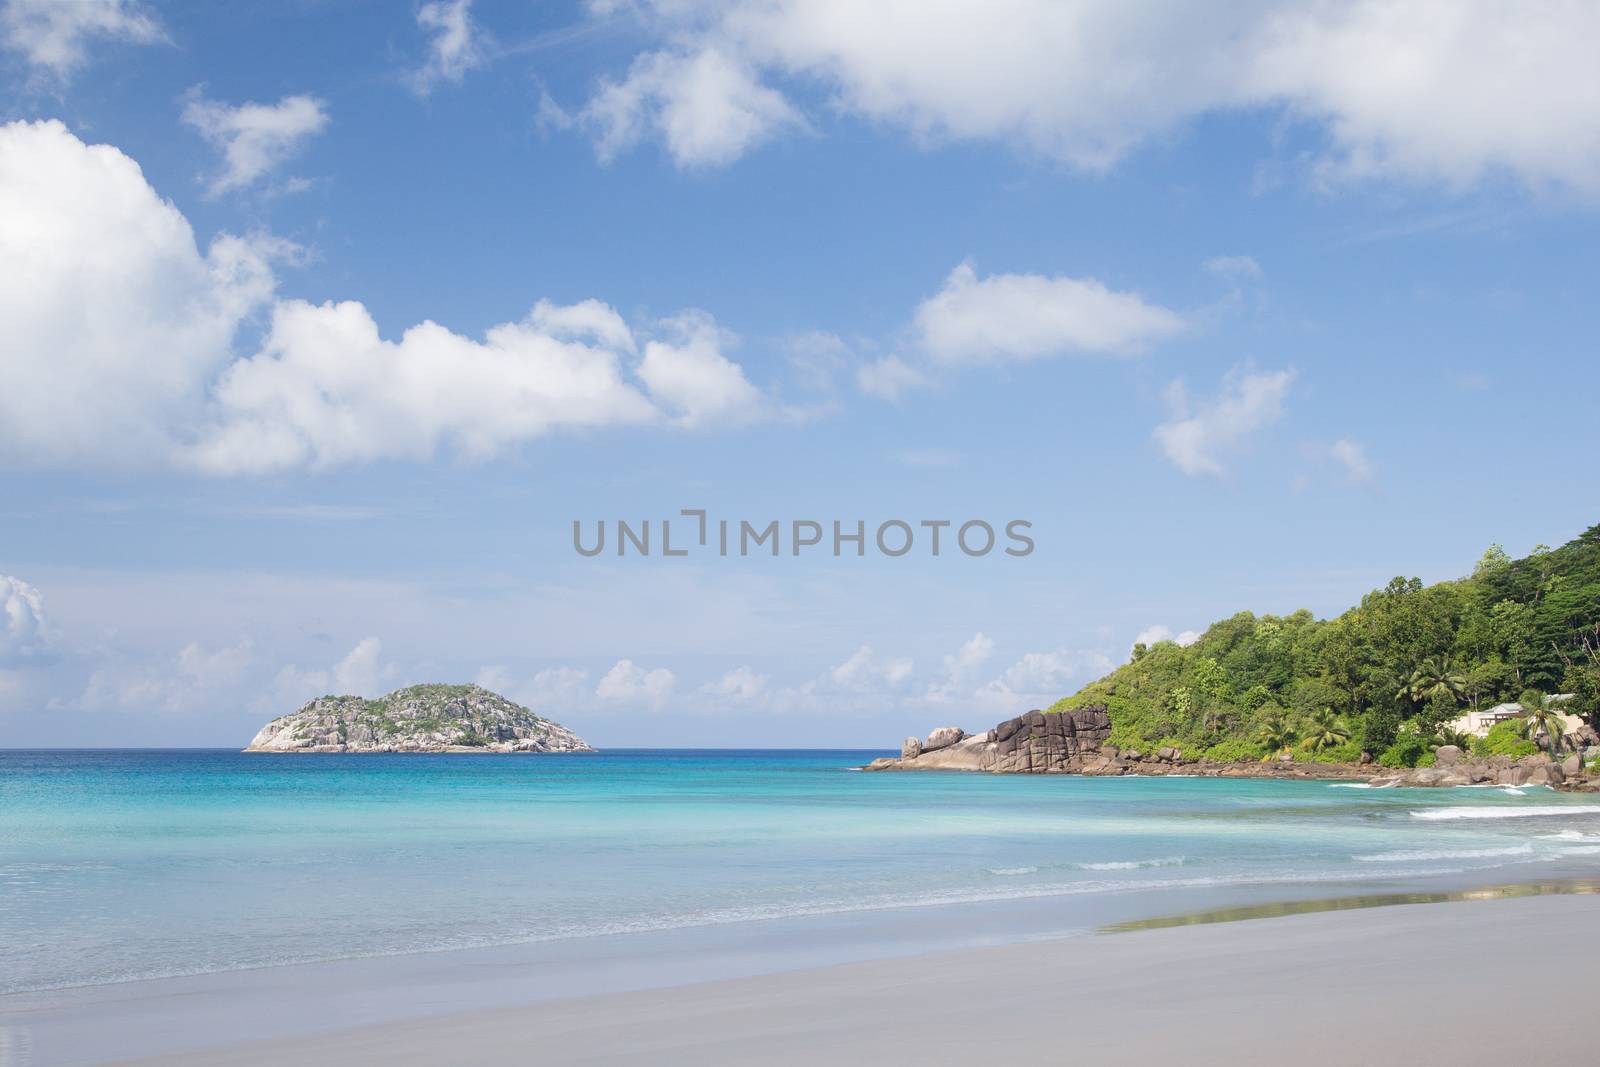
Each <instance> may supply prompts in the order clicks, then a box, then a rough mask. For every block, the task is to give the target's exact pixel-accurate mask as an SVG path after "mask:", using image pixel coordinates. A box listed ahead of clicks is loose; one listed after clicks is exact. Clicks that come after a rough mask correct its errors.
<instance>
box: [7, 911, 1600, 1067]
mask: <svg viewBox="0 0 1600 1067" xmlns="http://www.w3.org/2000/svg"><path fill="white" fill-rule="evenodd" d="M1392 903H1401V902H1398V901H1395V902H1392ZM1247 917H1248V915H1247V914H1245V913H1230V914H1219V915H1212V916H1202V917H1200V918H1201V919H1203V920H1204V921H1196V922H1189V921H1182V922H1179V921H1176V919H1175V920H1174V921H1173V922H1172V923H1171V924H1170V925H1159V924H1158V925H1154V926H1153V927H1152V928H1146V929H1133V930H1124V931H1121V932H1105V933H1102V934H1099V935H1096V936H1091V937H1081V938H1075V939H1069V940H1061V941H1053V942H1035V943H1029V944H1019V945H1008V946H1003V947H995V948H982V949H970V950H963V951H956V952H942V953H935V954H930V955H925V956H917V957H909V958H907V957H902V958H897V959H888V960H878V961H872V962H863V963H851V964H843V965H838V966H830V967H821V968H814V969H809V970H797V971H789V972H785V973H778V974H767V975H762V976H758V977H751V978H743V979H736V980H725V981H714V982H702V983H697V984H690V985H680V986H675V987H670V988H657V989H649V990H637V991H632V992H621V993H613V994H606V995H601V996H589V997H581V998H576V999H568V1000H549V1001H544V1002H540V1003H531V1004H526V1005H521V1006H511V1007H498V1008H493V1009H490V1010H485V1011H474V1012H456V1013H452V1014H444V1015H438V1016H435V1017H429V1018H418V1019H414V1020H411V1021H405V1022H397V1023H387V1024H384V1025H376V1026H364V1027H359V1028H355V1029H347V1030H340V1031H333V1032H328V1033H323V1034H317V1035H309V1036H302V1037H296V1038H290V1039H284V1040H265V1041H251V1042H245V1043H240V1044H237V1045H233V1046H226V1045H224V1046H221V1047H215V1048H209V1049H206V1050H204V1051H199V1052H193V1053H185V1054H181V1055H174V1056H166V1057H162V1058H159V1059H149V1060H137V1061H125V1062H139V1063H163V1064H181V1065H194V1067H198V1065H201V1064H205V1065H231V1067H245V1065H267V1064H282V1063H295V1064H307V1065H319V1064H328V1065H341V1067H356V1065H362V1067H365V1065H372V1067H377V1065H408V1064H417V1065H421V1064H444V1063H449V1064H459V1065H472V1064H484V1065H488V1064H513V1063H518V1064H520V1063H549V1064H562V1063H641V1064H643V1063H650V1064H751V1063H784V1064H799V1063H850V1062H874V1063H891V1064H893V1063H919V1064H926V1063H985V1064H996V1063H1010V1062H1017V1063H1036V1062H1037V1063H1056V1062H1082V1063H1097V1064H1104V1063H1112V1064H1120V1063H1151V1062H1173V1063H1187V1064H1193V1063H1216V1064H1222V1063H1228V1064H1281V1063H1285V1062H1294V1063H1296V1064H1348V1063H1351V1062H1361V1061H1372V1060H1384V1061H1387V1060H1394V1061H1398V1062H1413V1063H1451V1064H1457V1065H1461V1064H1480V1063H1481V1064H1491V1063H1494V1064H1499V1063H1507V1062H1519V1061H1523V1060H1528V1059H1538V1060H1552V1059H1554V1060H1559V1059H1566V1058H1569V1057H1570V1058H1571V1061H1572V1062H1586V1061H1587V1058H1588V1057H1589V1055H1590V1054H1591V1053H1592V1051H1593V1042H1594V1038H1593V1035H1592V1034H1591V1033H1588V1032H1587V1031H1586V1029H1585V1028H1584V1027H1583V1026H1582V1025H1581V1023H1579V1022H1578V1021H1576V1020H1578V1019H1579V1017H1580V1016H1581V1014H1582V1013H1581V1012H1577V1013H1574V1012H1572V1011H1565V1012H1563V1011H1559V1010H1555V1008H1556V1007H1557V1006H1559V1005H1561V1004H1568V1005H1571V1004H1575V1003H1578V1002H1579V1001H1581V999H1582V998H1583V997H1584V996H1585V995H1586V993H1587V991H1589V990H1592V989H1593V988H1594V981H1595V979H1594V952H1595V940H1594V935H1595V934H1596V933H1600V897H1596V896H1593V895H1556V896H1543V895H1541V896H1533V897H1523V898H1520V899H1505V898H1501V899H1486V900H1464V901H1463V900H1456V901H1453V902H1449V903H1426V904H1417V903H1412V904H1406V905H1405V906H1387V907H1357V908H1339V909H1335V910H1325V911H1313V912H1310V913H1306V914H1294V915H1288V916H1284V917H1278V918H1252V919H1250V921H1228V920H1233V919H1242V918H1247ZM279 1007H281V1005H275V1004H274V1003H272V1002H270V1000H269V1001H268V1002H264V1003H262V1004H260V1005H259V1009H260V1011H261V1012H263V1013H267V1014H268V1015H270V1013H272V1012H273V1011H274V1010H277V1009H278V1008H279ZM23 1055H26V1053H25V1052H24V1053H23ZM0 1062H4V1057H3V1056H0ZM16 1062H17V1063H18V1064H21V1063H25V1062H27V1061H26V1060H25V1059H22V1058H17V1059H16Z"/></svg>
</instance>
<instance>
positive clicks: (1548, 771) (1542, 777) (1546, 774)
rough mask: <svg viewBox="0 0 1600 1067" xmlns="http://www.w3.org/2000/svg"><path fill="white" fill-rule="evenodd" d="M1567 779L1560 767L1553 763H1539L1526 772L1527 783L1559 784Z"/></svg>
mask: <svg viewBox="0 0 1600 1067" xmlns="http://www.w3.org/2000/svg"><path fill="white" fill-rule="evenodd" d="M1566 780H1567V776H1566V775H1564V774H1562V773H1561V767H1560V765H1559V764H1555V763H1541V764H1540V765H1539V766H1537V767H1535V768H1533V769H1532V770H1530V771H1529V772H1528V782H1527V784H1528V785H1560V784H1561V783H1562V782H1564V781H1566Z"/></svg>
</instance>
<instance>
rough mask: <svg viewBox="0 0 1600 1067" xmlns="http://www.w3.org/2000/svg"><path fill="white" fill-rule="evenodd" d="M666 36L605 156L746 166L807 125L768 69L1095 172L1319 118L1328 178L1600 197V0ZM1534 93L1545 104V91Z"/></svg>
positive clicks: (772, 2) (701, 7)
mask: <svg viewBox="0 0 1600 1067" xmlns="http://www.w3.org/2000/svg"><path fill="white" fill-rule="evenodd" d="M604 6H605V7H606V8H607V13H609V14H614V13H615V11H617V10H628V11H634V12H637V13H638V14H639V17H640V24H641V26H642V27H643V28H644V29H645V30H646V32H647V33H652V34H657V35H659V36H660V37H661V38H662V41H661V42H660V44H659V45H652V46H651V48H650V51H648V52H646V53H644V54H643V55H641V56H640V57H638V58H637V59H636V60H635V61H634V63H633V67H632V69H631V70H630V71H629V73H628V75H627V77H626V78H625V79H624V80H623V81H622V82H620V83H606V84H605V85H603V87H602V88H601V90H600V92H599V93H598V94H597V95H596V96H595V97H594V98H593V99H592V100H591V101H590V104H589V113H590V115H591V124H592V125H593V127H594V130H595V133H596V136H597V139H598V144H599V148H600V151H601V153H602V155H613V154H615V153H616V152H618V151H621V150H622V149H625V148H627V147H628V146H630V145H632V144H634V143H636V142H638V141H639V140H641V139H642V138H643V137H645V136H647V135H653V136H659V137H661V138H662V139H663V140H665V141H666V142H667V144H668V146H669V148H670V149H671V150H672V152H673V155H674V157H675V158H676V159H677V160H678V161H679V163H680V165H683V164H689V163H698V164H703V165H717V164H725V163H728V162H731V161H732V160H734V159H736V158H738V156H740V155H741V154H743V153H744V152H746V151H748V150H749V149H750V148H752V147H754V146H755V145H758V144H760V143H761V142H762V141H764V140H766V139H768V138H770V137H772V136H773V135H775V134H776V133H778V132H780V131H781V130H782V129H783V128H784V127H790V128H796V127H800V126H802V125H803V124H804V121H805V120H804V119H803V117H801V115H800V113H799V109H798V108H797V107H796V106H795V105H794V104H793V103H791V102H790V101H789V100H788V98H786V97H785V96H784V95H783V94H782V93H781V92H780V91H779V89H777V88H775V87H774V83H781V84H792V83H795V82H797V81H803V82H806V83H809V84H813V85H816V86H818V87H820V88H821V90H822V91H823V93H824V94H825V96H826V97H827V100H828V102H829V105H830V106H831V107H832V108H834V109H837V110H839V111H842V112H844V113H846V114H851V115H855V116H859V117H862V118H865V119H868V120H870V121H873V122H876V123H880V124H885V125H892V126H895V127H898V128H900V129H903V130H905V131H907V132H908V133H910V134H911V135H912V136H913V137H915V138H917V139H918V140H921V141H926V142H938V141H948V140H997V141H1002V142H1007V143H1010V144H1014V145H1017V146H1019V147H1021V148H1023V149H1024V150H1027V151H1031V152H1035V153H1039V154H1041V155H1044V156H1047V157H1051V158H1055V159H1059V160H1061V161H1063V162H1065V163H1067V164H1069V165H1071V166H1075V167H1079V168H1082V169H1085V170H1091V171H1100V170H1105V169H1106V168H1109V167H1111V166H1113V165H1114V164H1116V163H1117V162H1118V161H1119V160H1120V159H1122V158H1123V157H1124V156H1126V155H1127V154H1128V153H1129V152H1131V151H1133V150H1134V149H1135V148H1137V147H1138V146H1139V145H1140V144H1142V143H1145V142H1147V141H1150V140H1151V139H1154V138H1158V137H1162V136H1166V135H1169V134H1170V133H1171V132H1172V131H1174V130H1176V129H1179V128H1180V127H1182V126H1183V125H1184V124H1185V123H1188V122H1191V121H1192V120H1195V119H1197V118H1199V117H1201V116H1204V115H1207V114H1212V113H1218V112H1243V111H1259V110H1262V109H1269V110H1272V111H1276V112H1278V113H1279V114H1282V115H1286V116H1289V117H1292V118H1295V119H1298V120H1301V121H1304V122H1306V123H1308V124H1310V125H1311V126H1312V127H1313V128H1314V129H1316V130H1317V131H1318V132H1320V134H1321V135H1322V138H1323V144H1322V146H1321V148H1320V149H1319V150H1318V151H1317V152H1316V153H1315V160H1316V167H1317V169H1318V171H1319V173H1320V174H1322V175H1323V176H1326V177H1330V178H1348V177H1356V178H1364V177H1382V178H1387V177H1398V178H1402V179H1411V180H1418V181H1425V182H1444V183H1447V184H1452V185H1459V184H1464V183H1468V182H1472V181H1475V180H1477V179H1479V178H1481V177H1484V176H1486V175H1490V174H1508V175H1510V176H1512V177H1513V178H1515V179H1517V180H1519V181H1521V182H1523V183H1525V184H1527V185H1529V186H1534V187H1541V186H1547V185H1554V186H1566V187H1572V188H1576V189H1580V190H1585V191H1588V192H1590V193H1594V192H1600V65H1597V64H1595V63H1594V62H1593V42H1594V41H1595V40H1596V39H1597V37H1600V7H1596V6H1595V5H1593V4H1582V3H1570V2H1565V0H1533V2H1532V3H1528V4H1505V3H1499V2H1496V0H1354V2H1351V3H1338V4H1330V3H1322V2H1319V0H1258V2H1253V3H1244V4H1232V5H1225V6H1223V7H1221V8H1217V7H1214V6H1202V5H1182V4H1179V5H1170V4H1158V5H1129V4H1126V3H1123V2H1121V0H997V2H996V3H991V4H982V5H979V4H965V3H936V4H929V3H925V2H920V0H880V2H876V3H860V2H858V0H728V2H726V3H719V4H700V3H682V2H680V0H641V2H639V3H635V4H630V5H604ZM1533 100H1537V101H1539V102H1540V103H1539V106H1538V107H1532V106H1530V105H1529V103H1528V102H1529V101H1533Z"/></svg>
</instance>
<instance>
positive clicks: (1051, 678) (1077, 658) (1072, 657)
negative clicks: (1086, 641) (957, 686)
mask: <svg viewBox="0 0 1600 1067" xmlns="http://www.w3.org/2000/svg"><path fill="white" fill-rule="evenodd" d="M1115 666H1116V665H1115V664H1114V663H1112V662H1111V660H1110V659H1108V658H1107V657H1106V656H1105V655H1104V654H1103V653H1100V652H1093V651H1076V650H1070V649H1058V650H1056V651H1054V652H1028V653H1025V654H1024V655H1023V656H1022V658H1021V659H1019V660H1017V662H1015V663H1013V664H1012V665H1011V666H1010V667H1008V668H1006V670H1005V671H1003V672H1002V673H1001V674H1000V675H998V676H997V677H995V678H993V679H991V680H990V681H988V682H986V683H984V684H983V685H982V686H979V687H978V689H977V690H976V691H975V692H974V693H973V694H972V702H973V704H975V705H976V706H978V707H980V708H982V709H984V710H985V711H988V712H990V713H991V714H996V715H1014V714H1016V713H1017V712H1019V711H1027V710H1030V709H1031V708H1035V707H1042V706H1047V705H1049V704H1053V703H1055V702H1056V701H1057V700H1059V699H1061V698H1062V697H1064V696H1066V695H1067V694H1069V693H1071V692H1072V691H1073V690H1074V689H1075V688H1077V687H1078V686H1079V685H1081V684H1082V683H1083V682H1085V681H1088V680H1089V679H1091V678H1096V677H1099V676H1100V675H1103V674H1106V673H1108V672H1109V671H1111V670H1112V668H1113V667H1115Z"/></svg>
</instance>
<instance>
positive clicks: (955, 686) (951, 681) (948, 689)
mask: <svg viewBox="0 0 1600 1067" xmlns="http://www.w3.org/2000/svg"><path fill="white" fill-rule="evenodd" d="M993 654H994V641H993V640H992V639H991V638H989V637H988V636H986V635H985V634H983V633H982V632H981V631H980V632H979V633H975V634H973V635H972V636H971V637H970V638H968V639H967V640H966V642H965V643H964V644H962V646H961V647H960V648H958V649H957V650H956V651H955V653H954V654H952V655H948V656H945V657H944V679H943V680H942V681H940V682H937V683H935V684H934V685H931V686H929V687H928V692H927V699H928V700H929V701H931V702H933V703H936V704H942V703H949V702H951V701H954V700H957V699H959V698H961V697H962V696H963V694H964V690H966V688H967V687H968V686H970V684H971V681H972V676H973V674H975V673H976V672H977V670H978V669H979V668H980V667H982V666H983V665H984V664H985V663H987V662H988V660H989V657H990V656H991V655H993Z"/></svg>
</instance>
